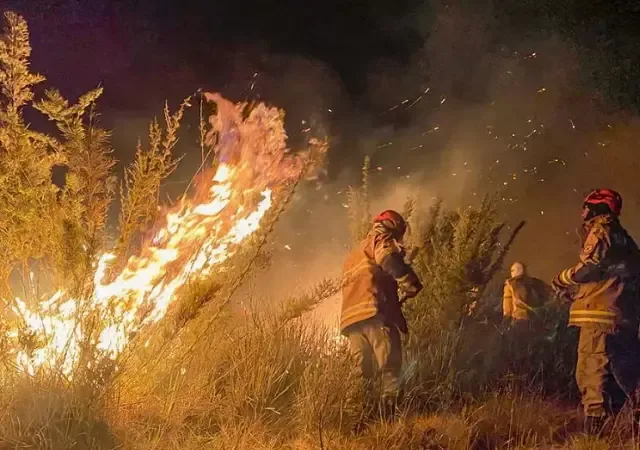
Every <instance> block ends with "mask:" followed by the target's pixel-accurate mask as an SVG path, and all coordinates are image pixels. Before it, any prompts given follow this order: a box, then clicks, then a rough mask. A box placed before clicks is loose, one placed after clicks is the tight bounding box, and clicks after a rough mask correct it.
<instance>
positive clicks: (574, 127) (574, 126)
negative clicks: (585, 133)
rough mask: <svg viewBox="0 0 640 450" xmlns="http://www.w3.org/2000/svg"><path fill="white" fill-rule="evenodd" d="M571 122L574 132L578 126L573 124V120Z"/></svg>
mask: <svg viewBox="0 0 640 450" xmlns="http://www.w3.org/2000/svg"><path fill="white" fill-rule="evenodd" d="M569 122H570V123H571V128H573V129H574V130H575V129H576V124H575V123H573V120H571V119H569Z"/></svg>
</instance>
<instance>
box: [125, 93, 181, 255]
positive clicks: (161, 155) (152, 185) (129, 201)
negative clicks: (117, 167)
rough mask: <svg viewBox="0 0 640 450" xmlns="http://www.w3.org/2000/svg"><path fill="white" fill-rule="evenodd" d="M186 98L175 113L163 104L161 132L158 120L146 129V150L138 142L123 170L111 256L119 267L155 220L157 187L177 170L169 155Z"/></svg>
mask: <svg viewBox="0 0 640 450" xmlns="http://www.w3.org/2000/svg"><path fill="white" fill-rule="evenodd" d="M189 101H190V98H187V99H185V100H184V101H183V102H182V104H181V105H180V107H179V108H178V110H177V111H176V112H175V113H173V114H172V113H171V112H170V111H169V105H167V104H165V108H164V119H165V124H166V128H165V129H163V128H162V127H161V126H160V124H159V122H158V120H157V119H154V120H153V121H152V122H151V124H150V125H149V148H148V149H145V148H144V147H143V146H142V142H138V148H137V151H136V156H135V160H134V161H133V163H132V165H131V166H130V167H129V168H127V169H126V171H125V176H124V184H123V185H122V186H121V187H120V203H121V205H120V218H119V224H120V227H119V232H120V235H119V239H118V245H117V247H116V250H115V253H116V255H117V256H118V258H119V261H120V263H121V264H122V262H123V260H124V259H125V257H127V256H128V255H129V253H130V251H131V250H132V248H131V246H132V245H133V240H134V238H135V237H136V234H137V233H140V232H142V231H145V229H146V228H147V227H148V226H149V224H150V223H151V222H152V220H153V219H155V218H156V217H157V208H158V203H159V200H160V199H159V195H160V185H161V183H162V181H163V180H164V179H165V178H166V177H168V176H169V175H170V174H171V173H172V172H173V171H174V170H175V168H176V167H177V165H178V163H179V161H180V160H179V159H176V158H174V157H173V155H172V150H173V148H174V147H175V145H176V144H177V142H178V136H177V133H178V129H179V127H180V121H181V120H182V117H183V116H184V111H185V109H186V108H187V107H189V106H190V104H189Z"/></svg>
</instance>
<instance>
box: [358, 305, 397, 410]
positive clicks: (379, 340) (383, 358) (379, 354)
mask: <svg viewBox="0 0 640 450" xmlns="http://www.w3.org/2000/svg"><path fill="white" fill-rule="evenodd" d="M347 337H348V338H349V345H350V347H351V350H352V352H353V354H354V355H355V356H356V358H357V360H358V362H359V364H360V368H361V370H362V376H363V378H364V381H365V388H366V390H367V391H368V394H369V395H371V394H372V388H373V385H374V382H375V379H376V377H377V376H378V375H379V376H380V379H381V391H382V392H381V394H382V399H383V401H385V400H391V399H396V398H397V397H398V394H399V388H400V373H401V369H402V341H401V339H400V332H399V331H398V328H397V327H388V326H385V325H384V324H383V322H382V321H381V320H379V319H378V318H375V317H374V318H372V319H368V320H364V321H362V322H359V323H356V324H353V325H351V326H350V327H349V329H348V330H347Z"/></svg>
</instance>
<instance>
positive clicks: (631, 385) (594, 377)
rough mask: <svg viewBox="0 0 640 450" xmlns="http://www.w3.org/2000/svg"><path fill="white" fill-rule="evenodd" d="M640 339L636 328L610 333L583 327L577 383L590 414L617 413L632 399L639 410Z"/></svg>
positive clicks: (586, 414)
mask: <svg viewBox="0 0 640 450" xmlns="http://www.w3.org/2000/svg"><path fill="white" fill-rule="evenodd" d="M639 381H640V341H639V340H638V334H637V330H635V332H634V330H624V331H619V332H617V333H607V332H605V331H602V330H598V329H593V328H581V329H580V340H579V342H578V362H577V366H576V382H577V384H578V389H579V390H580V394H581V396H582V405H583V407H584V413H585V416H587V417H603V416H605V415H606V414H607V413H616V412H617V411H619V409H620V408H621V407H622V405H623V404H624V402H625V401H627V400H629V401H631V402H633V403H632V407H633V408H634V409H636V410H637V409H638V392H637V388H638V382H639Z"/></svg>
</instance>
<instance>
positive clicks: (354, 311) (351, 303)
mask: <svg viewBox="0 0 640 450" xmlns="http://www.w3.org/2000/svg"><path fill="white" fill-rule="evenodd" d="M404 256H405V252H404V250H403V249H402V247H401V246H400V245H399V244H398V242H397V241H396V240H395V239H394V238H393V236H392V234H391V233H390V232H389V231H388V230H387V229H386V228H385V227H384V226H383V225H382V224H380V223H377V224H375V225H374V227H373V229H372V230H371V231H370V232H369V234H367V236H366V238H365V239H364V240H363V241H362V242H360V244H359V245H358V246H357V247H356V248H354V249H353V250H352V251H351V252H350V253H349V255H348V256H347V259H346V261H345V264H344V271H343V279H342V313H341V318H340V329H341V330H342V331H343V332H345V331H346V330H347V328H348V327H349V326H350V325H353V324H355V323H358V322H362V321H364V320H367V319H370V318H372V317H376V316H377V317H379V318H380V319H381V320H382V321H383V322H384V323H385V325H387V326H397V327H398V328H399V329H400V331H402V332H403V333H406V332H407V331H408V330H407V322H406V320H405V318H404V315H403V314H402V308H401V303H400V299H399V296H398V289H400V290H401V291H402V292H403V294H404V297H405V298H410V297H414V296H415V295H417V293H418V292H419V291H420V290H421V289H422V284H421V283H420V281H419V280H418V277H417V276H416V274H415V272H414V271H413V269H412V268H411V266H410V265H408V264H406V263H405V262H404Z"/></svg>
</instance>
